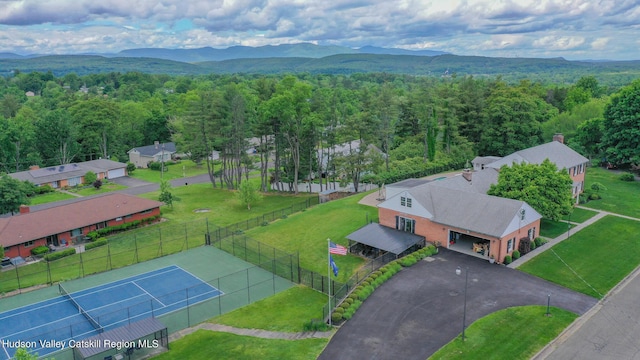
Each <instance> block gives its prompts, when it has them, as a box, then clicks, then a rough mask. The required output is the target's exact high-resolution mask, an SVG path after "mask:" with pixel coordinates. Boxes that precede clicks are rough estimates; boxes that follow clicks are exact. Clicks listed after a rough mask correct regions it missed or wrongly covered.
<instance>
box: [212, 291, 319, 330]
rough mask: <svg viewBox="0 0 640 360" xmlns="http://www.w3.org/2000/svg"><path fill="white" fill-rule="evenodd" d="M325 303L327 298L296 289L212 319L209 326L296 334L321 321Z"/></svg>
mask: <svg viewBox="0 0 640 360" xmlns="http://www.w3.org/2000/svg"><path fill="white" fill-rule="evenodd" d="M326 303H327V295H325V294H323V293H320V292H318V291H315V290H312V289H310V288H308V287H306V286H302V285H298V286H296V287H292V288H290V289H288V290H285V291H283V292H281V293H279V294H276V295H274V296H272V297H269V298H267V299H263V300H260V301H258V302H255V303H253V304H251V305H247V306H245V307H243V308H240V309H238V310H235V311H233V312H230V313H227V314H225V315H222V316H219V317H216V318H213V319H211V322H212V323H215V324H223V325H229V326H234V327H238V328H246V329H263V330H270V331H283V332H299V331H303V330H304V327H303V325H304V323H305V322H308V321H309V320H311V319H320V318H322V307H323V306H324V305H326ZM266 309H268V311H266Z"/></svg>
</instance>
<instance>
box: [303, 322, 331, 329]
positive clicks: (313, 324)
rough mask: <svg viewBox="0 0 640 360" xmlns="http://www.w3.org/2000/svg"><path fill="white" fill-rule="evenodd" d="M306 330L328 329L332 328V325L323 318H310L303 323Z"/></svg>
mask: <svg viewBox="0 0 640 360" xmlns="http://www.w3.org/2000/svg"><path fill="white" fill-rule="evenodd" d="M302 328H303V330H304V331H327V330H329V329H331V327H330V326H329V325H328V324H326V323H325V322H324V321H321V320H317V319H314V320H310V321H307V322H306V323H304V325H302Z"/></svg>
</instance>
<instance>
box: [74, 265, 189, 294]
mask: <svg viewBox="0 0 640 360" xmlns="http://www.w3.org/2000/svg"><path fill="white" fill-rule="evenodd" d="M176 270H182V269H180V268H179V267H177V266H175V265H172V266H171V269H168V270H166V271H162V272H158V273H156V274H153V275H149V276H143V277H141V278H138V279H136V280H142V279H148V278H151V277H154V276H156V275H162V274H166V273H168V272H171V271H176ZM183 271H184V270H183ZM149 272H150V271H149ZM132 277H135V276H129V278H132ZM127 279H128V278H124V279H120V280H117V281H112V282H110V283H106V284H102V285H98V286H95V287H94V288H97V290H95V291H91V292H88V293H85V294H82V295H78V296H74V298H75V299H78V298H81V297H84V296H87V295H94V294H97V293H99V292H102V291H104V290H109V289H113V288H118V287H120V286H122V285H126V284H128V283H130V282H132V281H135V280H127ZM123 280H127V281H125V282H120V281H123ZM117 282H120V283H119V284H116V283H117ZM105 285H110V286H107V287H104V286H105ZM85 290H86V289H85ZM82 291H84V290H79V291H76V292H72V293H71V295H73V294H75V293H79V292H82Z"/></svg>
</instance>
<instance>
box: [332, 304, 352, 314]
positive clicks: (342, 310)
mask: <svg viewBox="0 0 640 360" xmlns="http://www.w3.org/2000/svg"><path fill="white" fill-rule="evenodd" d="M340 305H344V303H342V304H340ZM347 307H348V306H347ZM344 309H345V308H344V307H342V306H340V307H337V308H335V310H333V312H337V313H340V314H342V313H344Z"/></svg>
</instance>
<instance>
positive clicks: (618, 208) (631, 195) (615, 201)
mask: <svg viewBox="0 0 640 360" xmlns="http://www.w3.org/2000/svg"><path fill="white" fill-rule="evenodd" d="M620 175H621V174H620V173H615V172H612V171H610V170H606V169H603V168H599V167H591V168H588V169H587V174H586V178H585V188H586V189H589V188H590V187H591V184H593V183H594V182H599V183H601V184H603V185H604V186H605V187H606V188H607V190H602V191H600V193H599V194H600V196H601V197H602V199H601V200H594V201H589V202H588V203H586V204H583V205H582V206H585V207H590V208H592V209H599V210H605V211H610V212H614V213H617V214H622V215H627V216H632V217H635V218H640V181H632V182H627V181H621V180H618V178H619V177H620Z"/></svg>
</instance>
